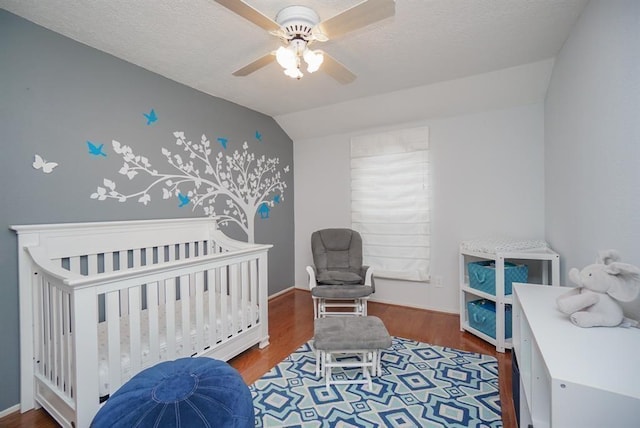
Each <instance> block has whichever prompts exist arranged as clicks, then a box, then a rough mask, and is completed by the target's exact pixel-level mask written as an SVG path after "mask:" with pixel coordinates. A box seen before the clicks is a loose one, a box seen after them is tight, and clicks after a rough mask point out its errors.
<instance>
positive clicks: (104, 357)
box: [98, 291, 259, 397]
mask: <svg viewBox="0 0 640 428" xmlns="http://www.w3.org/2000/svg"><path fill="white" fill-rule="evenodd" d="M208 293H209V292H208V291H205V292H204V299H203V300H204V301H205V302H207V301H208V299H209V297H208ZM215 301H216V314H217V317H216V320H215V323H216V325H215V335H214V337H215V338H216V340H215V343H218V342H220V341H221V340H222V339H223V338H222V319H221V306H222V305H221V304H223V305H224V306H225V307H226V308H227V316H226V330H225V331H226V332H227V334H229V332H232V331H233V332H235V333H237V332H240V331H242V330H243V329H245V328H247V327H249V326H251V325H253V324H254V323H253V322H252V321H251V320H250V317H251V313H252V312H253V313H254V314H255V322H256V323H257V322H258V321H259V311H258V306H257V305H256V304H254V303H251V302H249V304H248V305H247V306H246V307H245V308H242V305H241V303H240V302H238V303H237V306H236V307H237V314H236V322H235V326H234V325H233V324H234V322H233V314H232V313H231V300H230V298H229V296H221V295H220V294H218V293H216V299H215ZM195 305H196V302H195V299H191V300H190V308H189V312H190V318H191V322H190V323H189V335H190V340H189V341H188V342H189V343H190V344H191V346H190V347H189V348H190V349H186V350H185V349H183V347H184V345H183V343H184V341H183V328H182V303H181V302H180V301H179V300H178V301H176V305H175V315H174V316H175V318H174V319H175V347H176V353H177V355H181V356H190V355H192V354H193V353H194V352H196V350H195V342H196V335H197V331H196V328H195V326H196V315H195ZM203 306H204V308H203V313H204V331H203V334H204V337H205V340H208V338H209V331H210V329H211V326H210V323H209V309H208V305H203ZM243 312H244V313H243ZM243 315H244V316H243ZM166 318H167V316H166V310H165V306H164V305H160V306H158V326H159V335H160V337H159V340H158V342H159V352H160V355H159V361H164V360H166V359H167V358H166V353H167V338H166ZM243 319H244V320H245V322H244V324H245V325H243V322H242V321H243ZM149 333H150V332H149V310H148V309H144V310H142V311H141V313H140V342H141V343H140V350H141V354H142V355H141V363H142V366H143V367H145V366H147V365H148V364H149V363H150V362H151V361H154V362H155V361H158V359H156V358H153V359H151V358H150V355H149V354H150V349H151V347H150V340H149ZM107 334H108V331H107V323H106V322H100V323H98V356H99V376H100V396H101V397H105V396H107V395H109V393H110V388H109V362H108V361H109V360H108V343H107ZM120 354H121V368H122V378H123V379H129V378H130V377H131V376H132V375H133V374H135V373H131V340H130V316H129V315H124V316H121V317H120Z"/></svg>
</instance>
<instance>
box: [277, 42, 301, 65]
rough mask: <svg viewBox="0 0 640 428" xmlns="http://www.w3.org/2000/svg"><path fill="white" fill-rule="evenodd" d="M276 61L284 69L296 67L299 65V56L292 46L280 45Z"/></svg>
mask: <svg viewBox="0 0 640 428" xmlns="http://www.w3.org/2000/svg"><path fill="white" fill-rule="evenodd" d="M276 61H278V64H280V66H281V67H282V68H284V69H287V68H296V67H297V66H298V56H297V55H296V52H295V51H294V50H293V49H291V48H290V46H287V47H285V46H280V47H279V48H278V50H276Z"/></svg>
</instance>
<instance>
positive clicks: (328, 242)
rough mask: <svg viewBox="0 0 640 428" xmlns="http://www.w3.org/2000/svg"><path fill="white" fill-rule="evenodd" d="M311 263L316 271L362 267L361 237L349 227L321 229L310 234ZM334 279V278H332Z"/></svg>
mask: <svg viewBox="0 0 640 428" xmlns="http://www.w3.org/2000/svg"><path fill="white" fill-rule="evenodd" d="M311 252H312V254H313V264H314V266H315V267H316V270H317V271H318V273H322V272H325V271H336V270H337V271H346V272H353V273H355V274H356V275H357V274H358V273H359V272H360V270H361V269H362V237H361V236H360V234H359V233H358V232H356V231H355V230H351V229H322V230H318V231H315V232H313V233H312V234H311ZM334 281H335V280H334Z"/></svg>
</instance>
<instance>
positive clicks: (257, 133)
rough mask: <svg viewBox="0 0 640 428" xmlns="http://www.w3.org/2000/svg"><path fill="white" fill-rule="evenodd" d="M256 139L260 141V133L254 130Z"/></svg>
mask: <svg viewBox="0 0 640 428" xmlns="http://www.w3.org/2000/svg"><path fill="white" fill-rule="evenodd" d="M256 140H258V141H260V142H262V134H261V133H259V132H258V131H256Z"/></svg>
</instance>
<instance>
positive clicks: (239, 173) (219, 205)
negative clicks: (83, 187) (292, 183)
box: [91, 132, 289, 242]
mask: <svg viewBox="0 0 640 428" xmlns="http://www.w3.org/2000/svg"><path fill="white" fill-rule="evenodd" d="M173 135H174V136H175V137H176V145H177V146H179V147H181V148H182V149H183V151H184V152H185V153H184V158H183V156H182V155H180V154H174V153H171V152H170V151H169V150H167V149H166V148H164V147H163V148H162V155H163V156H164V157H165V158H166V160H167V162H168V163H169V165H170V166H171V167H172V171H171V172H168V173H163V172H160V171H158V170H157V169H155V168H153V167H152V166H151V163H150V162H149V159H148V158H146V157H144V156H140V155H136V154H134V153H133V150H132V149H131V147H129V146H126V145H122V144H120V143H119V142H118V141H115V140H114V141H113V142H112V145H113V151H114V152H115V153H116V154H119V155H121V156H122V159H123V160H124V165H123V166H122V168H120V171H119V173H120V174H122V175H126V176H127V177H128V178H129V180H133V179H134V178H135V177H136V176H138V174H141V173H142V174H146V175H147V176H148V177H150V178H151V182H150V183H149V184H148V185H147V186H146V187H144V188H143V189H141V190H139V191H137V192H133V193H130V194H124V193H120V192H119V191H118V190H116V183H115V182H114V181H113V180H109V179H107V178H105V179H104V181H103V186H104V187H102V186H98V188H97V190H96V192H95V193H93V194H91V198H92V199H97V200H99V201H104V200H107V199H116V200H118V201H120V202H125V201H127V200H130V199H136V200H137V201H138V202H139V203H142V204H144V205H147V204H148V203H149V202H150V201H151V194H150V192H151V191H152V190H153V189H154V188H162V198H163V199H169V198H171V197H176V198H178V200H179V206H186V205H188V204H191V205H192V209H193V210H195V209H196V208H202V209H203V211H204V213H205V215H208V216H210V217H212V218H213V219H215V220H216V221H217V222H218V224H219V225H222V226H226V225H229V224H230V223H235V224H237V225H238V226H240V228H241V229H242V230H243V231H244V232H245V233H246V235H247V241H248V242H255V217H256V214H257V213H258V212H259V211H260V217H261V218H265V217H268V212H269V209H270V208H272V207H273V206H275V204H278V203H280V202H281V201H283V200H284V190H285V189H286V188H287V185H286V182H285V181H284V180H283V179H282V174H281V172H284V173H288V172H289V166H288V165H287V166H285V167H284V168H283V169H282V171H281V170H280V169H278V168H279V163H280V160H279V158H277V157H274V158H268V159H267V158H266V156H264V155H262V156H260V157H258V158H256V156H255V154H253V153H249V152H248V148H249V145H248V144H247V142H245V143H244V144H243V145H242V149H243V152H242V153H240V152H238V151H237V150H236V151H234V152H233V154H232V155H224V154H223V153H222V152H218V153H217V155H215V156H214V157H213V159H212V156H211V154H212V148H211V142H210V141H209V140H208V139H207V137H206V136H205V135H202V138H201V140H200V143H193V142H191V141H187V139H186V138H185V135H184V132H174V134H173ZM225 142H226V141H225ZM224 146H226V144H225V145H223V147H224ZM265 213H266V215H265Z"/></svg>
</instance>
